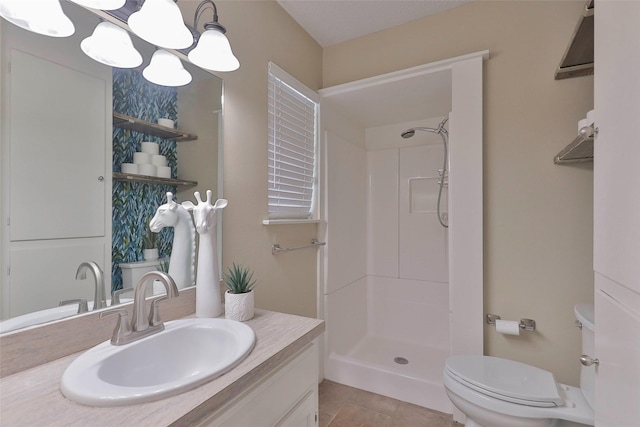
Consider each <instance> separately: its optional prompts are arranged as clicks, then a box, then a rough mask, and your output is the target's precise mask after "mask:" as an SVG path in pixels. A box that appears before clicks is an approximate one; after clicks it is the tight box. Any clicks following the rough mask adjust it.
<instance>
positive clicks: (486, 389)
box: [445, 355, 564, 408]
mask: <svg viewBox="0 0 640 427" xmlns="http://www.w3.org/2000/svg"><path fill="white" fill-rule="evenodd" d="M445 370H446V372H447V373H448V374H449V376H450V377H451V379H453V380H455V381H457V382H459V383H461V384H462V385H464V386H466V387H468V388H470V389H473V390H475V391H476V392H478V393H482V394H484V395H487V396H491V397H493V398H496V399H500V400H503V401H506V402H511V403H516V404H519V405H525V406H532V407H539V408H555V407H558V406H562V405H563V403H564V402H563V399H562V397H561V396H560V393H559V392H558V385H557V384H556V381H555V378H554V376H553V374H552V373H551V372H548V371H545V370H543V369H539V368H536V367H534V366H530V365H526V364H524V363H519V362H515V361H513V360H507V359H501V358H497V357H491V356H479V355H458V356H452V357H449V358H448V359H447V362H446V364H445Z"/></svg>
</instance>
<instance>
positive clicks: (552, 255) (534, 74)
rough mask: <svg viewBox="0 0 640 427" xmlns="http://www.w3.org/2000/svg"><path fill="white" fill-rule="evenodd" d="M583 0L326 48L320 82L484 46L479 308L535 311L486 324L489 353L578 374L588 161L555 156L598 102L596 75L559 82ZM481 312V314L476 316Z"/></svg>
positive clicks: (585, 290)
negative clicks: (531, 326) (511, 323)
mask: <svg viewBox="0 0 640 427" xmlns="http://www.w3.org/2000/svg"><path fill="white" fill-rule="evenodd" d="M584 3H585V2H584V1H583V0H577V1H564V0H563V1H518V2H516V1H475V2H473V3H470V4H467V5H465V6H461V7H458V8H455V9H452V10H449V11H446V12H443V13H440V14H438V15H436V16H432V17H427V18H424V19H420V20H417V21H414V22H412V23H409V24H405V25H402V26H398V27H395V28H392V29H390V30H387V31H383V32H379V33H376V34H373V35H370V36H367V37H363V38H360V39H356V40H352V41H349V42H345V43H342V44H339V45H335V46H331V47H328V48H325V49H324V51H323V64H322V65H323V79H324V87H329V86H333V85H336V84H340V83H345V82H349V81H353V80H357V79H361V78H365V77H370V76H374V75H378V74H382V73H386V72H390V71H395V70H400V69H404V68H407V67H411V66H416V65H420V64H424V63H428V62H432V61H436V60H440V59H445V58H449V57H454V56H457V55H462V54H466V53H471V52H475V51H480V50H484V49H489V51H490V56H491V57H490V59H489V60H488V61H486V62H485V67H484V71H485V79H484V80H485V84H484V90H485V94H484V97H485V98H484V126H485V133H484V147H485V148H484V170H485V172H484V215H485V220H484V233H485V262H484V269H485V273H484V278H485V280H484V282H485V284H484V288H485V289H484V297H485V301H484V306H485V313H494V314H498V315H500V316H502V318H503V319H519V318H521V317H526V318H532V319H535V320H536V322H537V326H538V330H537V331H536V332H535V333H531V334H530V333H523V334H522V335H521V336H520V337H511V336H510V337H507V336H502V335H499V334H496V333H495V331H494V330H493V329H492V328H490V327H485V353H486V354H489V355H495V356H501V357H507V358H511V359H515V360H519V361H522V362H525V363H530V364H533V365H536V366H539V367H542V368H544V369H548V370H551V371H553V372H554V373H555V374H556V378H557V379H558V380H559V381H563V382H568V383H570V384H577V382H578V372H579V364H578V362H577V358H578V356H579V354H580V347H579V345H580V340H579V338H580V337H579V331H578V329H576V328H575V327H574V326H573V320H574V319H573V312H572V307H573V304H574V303H576V302H591V301H592V300H593V274H592V235H593V233H592V223H593V215H592V208H593V197H592V191H593V166H592V164H591V163H590V164H587V165H582V166H557V165H554V164H553V157H554V155H555V154H557V152H558V151H560V150H561V149H562V148H563V147H564V146H565V145H566V144H568V143H569V142H571V141H572V139H573V138H574V137H575V136H576V134H577V121H578V119H580V118H582V117H584V116H585V114H586V112H587V111H588V110H589V109H591V108H592V107H593V78H592V77H580V78H574V79H569V80H562V81H555V80H554V78H553V76H554V71H555V68H556V67H557V65H558V63H559V61H560V58H561V57H562V54H563V53H564V50H565V48H566V47H567V44H568V42H569V39H570V37H571V34H572V32H573V29H574V27H575V24H576V22H577V19H578V16H579V14H580V12H581V8H582V7H583V5H584ZM478 321H481V319H478Z"/></svg>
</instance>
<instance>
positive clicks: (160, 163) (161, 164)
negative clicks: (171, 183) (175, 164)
mask: <svg viewBox="0 0 640 427" xmlns="http://www.w3.org/2000/svg"><path fill="white" fill-rule="evenodd" d="M151 163H153V165H154V166H155V167H156V176H158V177H160V178H171V168H170V167H169V165H168V163H167V158H166V157H165V156H161V155H160V154H154V155H153V156H152V157H151Z"/></svg>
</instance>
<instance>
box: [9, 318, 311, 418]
mask: <svg viewBox="0 0 640 427" xmlns="http://www.w3.org/2000/svg"><path fill="white" fill-rule="evenodd" d="M102 321H105V322H107V323H109V324H111V322H109V321H108V320H107V319H102ZM246 324H247V325H248V326H250V327H251V328H252V329H253V330H254V332H255V334H256V344H255V347H254V349H253V350H252V352H251V353H250V354H249V356H247V358H246V359H244V360H243V361H242V362H241V363H240V364H239V365H238V366H237V367H235V368H234V369H232V370H231V371H229V372H227V373H226V374H224V375H222V376H220V377H218V378H216V379H214V380H212V381H210V382H208V383H206V384H204V385H201V386H199V387H197V388H195V389H193V390H190V391H186V392H184V393H182V394H178V395H176V396H173V397H169V398H167V399H162V400H158V401H155V402H150V403H144V404H139V405H132V406H119V407H112V408H96V407H89V406H82V405H79V404H77V403H74V402H72V401H70V400H68V399H66V398H65V397H64V396H63V395H62V393H61V392H60V379H61V377H62V374H63V373H64V371H65V369H66V368H67V366H69V364H70V363H71V362H72V361H73V360H74V359H75V358H77V357H78V356H79V355H80V354H82V352H78V353H74V354H71V355H68V356H65V357H62V358H60V359H57V360H54V361H51V362H47V363H44V364H42V365H39V366H36V367H33V368H31V369H27V370H24V371H21V372H17V373H15V374H13V375H9V376H6V377H4V378H2V379H1V380H0V412H1V413H2V424H3V425H7V426H15V427H19V426H35V425H46V426H73V425H78V426H80V425H83V426H84V425H88V424H90V425H91V426H114V425H153V426H262V425H265V426H266V425H279V426H295V427H300V426H315V425H317V411H318V378H319V374H318V369H319V361H318V356H319V354H318V344H317V340H316V338H317V337H318V336H319V335H320V334H321V333H322V332H323V331H324V322H323V321H322V320H318V319H311V318H306V317H300V316H294V315H289V314H283V313H275V312H269V311H263V310H256V315H255V317H254V318H253V319H252V320H250V321H248V322H246ZM3 362H4V361H3Z"/></svg>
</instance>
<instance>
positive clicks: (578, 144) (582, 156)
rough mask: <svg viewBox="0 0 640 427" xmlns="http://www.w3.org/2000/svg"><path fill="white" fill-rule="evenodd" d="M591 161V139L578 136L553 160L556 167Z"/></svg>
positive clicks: (590, 137)
mask: <svg viewBox="0 0 640 427" xmlns="http://www.w3.org/2000/svg"><path fill="white" fill-rule="evenodd" d="M592 161H593V137H592V136H589V137H587V136H583V135H578V136H577V137H576V138H575V139H574V140H573V141H572V142H571V143H570V144H569V145H567V146H566V147H565V148H564V149H562V151H560V152H559V153H558V154H557V155H556V156H555V157H554V159H553V163H555V164H556V165H563V164H569V163H582V162H592Z"/></svg>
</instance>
